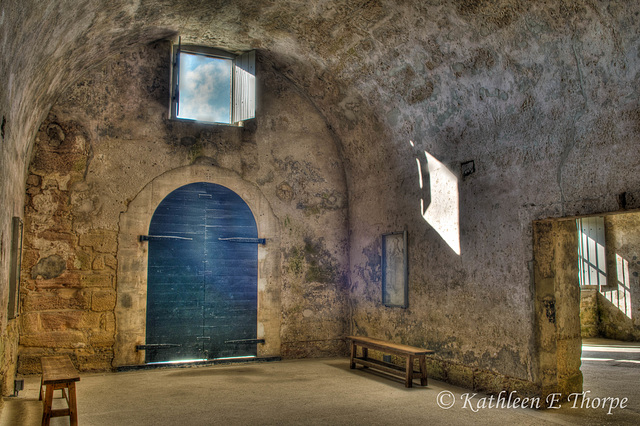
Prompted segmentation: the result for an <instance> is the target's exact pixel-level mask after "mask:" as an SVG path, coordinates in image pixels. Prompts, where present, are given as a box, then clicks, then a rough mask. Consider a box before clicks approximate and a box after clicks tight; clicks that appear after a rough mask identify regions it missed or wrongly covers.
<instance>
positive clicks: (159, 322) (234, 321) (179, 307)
mask: <svg viewBox="0 0 640 426" xmlns="http://www.w3.org/2000/svg"><path fill="white" fill-rule="evenodd" d="M257 237H258V233H257V226H256V222H255V219H254V217H253V213H252V212H251V209H250V208H249V206H248V205H247V204H246V203H245V202H244V200H242V198H241V197H240V196H238V195H237V194H236V193H234V192H233V191H231V190H230V189H228V188H226V187H223V186H221V185H216V184H212V183H205V182H200V183H193V184H190V185H186V186H183V187H181V188H178V189H176V190H175V191H173V192H172V193H170V194H169V195H168V196H167V197H166V198H165V199H164V200H163V201H162V202H161V203H160V205H159V206H158V208H157V209H156V211H155V213H154V215H153V218H152V220H151V225H150V227H149V235H148V236H147V237H146V239H147V240H148V242H149V256H148V258H149V264H148V277H147V324H146V343H145V346H146V348H147V349H146V362H147V363H151V362H166V361H181V360H200V359H214V358H224V357H240V356H251V355H254V356H255V355H256V347H257V345H256V342H255V339H256V328H257V281H258V241H259V240H258V239H257Z"/></svg>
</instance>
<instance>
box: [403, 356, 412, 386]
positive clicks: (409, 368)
mask: <svg viewBox="0 0 640 426" xmlns="http://www.w3.org/2000/svg"><path fill="white" fill-rule="evenodd" d="M404 386H405V387H407V388H410V387H413V356H412V355H407V378H406V380H405V382H404Z"/></svg>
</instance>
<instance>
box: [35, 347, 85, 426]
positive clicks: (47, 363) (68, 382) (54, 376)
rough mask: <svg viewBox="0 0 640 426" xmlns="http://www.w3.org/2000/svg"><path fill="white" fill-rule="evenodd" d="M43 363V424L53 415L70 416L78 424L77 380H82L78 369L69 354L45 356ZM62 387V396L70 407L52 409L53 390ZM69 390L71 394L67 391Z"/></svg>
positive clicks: (45, 425)
mask: <svg viewBox="0 0 640 426" xmlns="http://www.w3.org/2000/svg"><path fill="white" fill-rule="evenodd" d="M40 362H41V364H42V381H41V382H40V398H39V399H40V401H42V399H43V396H42V393H43V392H42V388H43V387H44V386H46V392H45V394H44V408H43V410H42V425H43V426H47V425H49V421H50V420H51V417H60V416H69V422H70V423H71V425H72V426H75V425H77V424H78V409H77V407H76V382H77V381H79V380H80V376H79V375H78V371H77V370H76V368H75V367H74V366H73V364H72V363H71V360H70V359H69V357H68V356H67V355H63V356H51V357H44V358H42V359H41V360H40ZM56 389H60V390H61V391H62V396H63V398H64V399H66V400H67V405H68V408H64V409H56V410H53V409H51V403H52V401H53V391H54V390H56ZM65 389H67V390H68V391H69V395H67V394H66V393H65V391H64V390H65Z"/></svg>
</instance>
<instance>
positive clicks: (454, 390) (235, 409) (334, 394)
mask: <svg viewBox="0 0 640 426" xmlns="http://www.w3.org/2000/svg"><path fill="white" fill-rule="evenodd" d="M582 371H583V374H584V389H585V391H589V393H588V394H586V395H587V397H588V398H590V400H589V403H590V404H592V405H593V404H594V403H595V402H598V403H600V405H601V404H602V401H603V398H605V397H610V398H612V397H617V398H620V399H621V398H625V397H626V398H628V402H627V403H626V408H624V409H621V408H615V409H612V410H611V412H612V414H610V415H608V414H607V412H608V409H609V405H610V403H609V402H608V401H607V406H606V407H605V408H603V407H602V406H599V407H598V408H592V407H591V406H590V407H589V408H579V407H580V405H581V404H582V403H583V401H582V400H579V401H578V402H577V407H578V408H573V402H570V403H567V402H564V403H562V404H561V405H562V407H561V408H560V409H547V410H533V409H522V408H500V407H499V408H495V405H496V403H495V400H494V402H493V404H492V405H493V406H494V407H493V408H489V407H488V405H489V404H490V401H489V399H488V397H487V396H486V395H482V394H478V395H475V396H474V397H471V396H472V395H473V392H470V391H468V390H465V389H462V388H458V387H455V386H451V385H448V384H446V383H442V382H438V381H436V380H430V381H429V386H428V387H424V388H423V387H420V386H416V387H414V388H412V389H406V388H404V386H403V383H402V381H401V380H395V379H390V378H388V377H384V376H382V375H378V374H375V373H372V372H371V371H363V370H360V369H358V370H349V361H348V359H314V360H293V361H281V362H268V363H252V364H236V365H218V366H211V367H192V368H175V369H157V370H149V371H131V372H124V373H109V374H84V375H82V378H81V381H80V382H79V383H78V410H79V413H80V414H79V423H80V424H81V425H158V424H162V425H174V424H177V425H210V424H224V425H236V424H265V425H275V424H279V425H281V424H318V425H325V424H326V425H343V424H344V425H348V424H371V425H386V424H425V423H431V424H438V425H471V424H517V425H543V424H580V425H590V424H592V425H602V424H616V425H619V424H633V425H637V424H640V389H639V386H638V384H639V379H640V343H632V344H630V343H624V342H615V341H605V340H598V339H590V340H588V341H585V342H584V346H583V365H582ZM39 380H40V379H39V377H33V376H32V377H26V378H25V389H24V390H23V391H21V392H20V394H19V396H18V397H17V398H13V397H12V398H5V400H4V407H3V409H2V412H1V413H0V425H37V424H40V416H41V415H42V408H41V403H40V402H39V401H38V398H37V394H38V386H39ZM56 395H57V396H58V395H59V392H56ZM514 396H515V395H514ZM467 397H468V400H467ZM482 398H485V399H484V400H483V399H482ZM483 402H484V404H485V405H487V407H485V408H482V404H483ZM584 402H587V401H586V400H584ZM56 403H58V404H61V403H62V400H61V399H57V400H56ZM439 404H442V405H445V404H452V405H453V406H451V407H450V408H442V407H440V406H439ZM51 424H52V425H68V424H69V421H68V418H56V419H53V420H52V422H51Z"/></svg>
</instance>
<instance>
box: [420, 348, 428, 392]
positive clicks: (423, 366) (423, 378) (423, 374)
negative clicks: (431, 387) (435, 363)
mask: <svg viewBox="0 0 640 426" xmlns="http://www.w3.org/2000/svg"><path fill="white" fill-rule="evenodd" d="M419 362H420V385H421V386H427V361H426V359H425V358H424V355H421V356H420V359H419Z"/></svg>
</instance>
